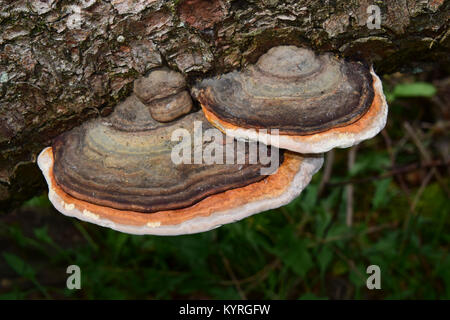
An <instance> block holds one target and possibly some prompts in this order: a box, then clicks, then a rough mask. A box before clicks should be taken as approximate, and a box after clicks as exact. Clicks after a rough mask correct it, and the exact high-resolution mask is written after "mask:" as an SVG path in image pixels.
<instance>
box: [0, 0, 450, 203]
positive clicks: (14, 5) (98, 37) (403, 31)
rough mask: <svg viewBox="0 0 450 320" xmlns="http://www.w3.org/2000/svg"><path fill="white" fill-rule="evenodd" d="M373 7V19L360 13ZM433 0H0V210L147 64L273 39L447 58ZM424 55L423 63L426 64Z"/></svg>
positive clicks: (408, 65) (215, 61) (366, 55)
mask: <svg viewBox="0 0 450 320" xmlns="http://www.w3.org/2000/svg"><path fill="white" fill-rule="evenodd" d="M369 5H377V6H378V7H379V8H380V12H381V26H380V28H378V29H377V28H375V29H370V28H369V27H368V24H367V21H368V19H369V20H370V19H371V18H370V16H371V14H373V12H370V11H369V13H367V12H368V11H367V10H368V6H369ZM449 7H450V1H444V0H430V1H423V0H386V1H378V0H375V1H369V0H329V1H311V0H291V1H289V0H287V1H280V0H261V1H256V0H210V1H208V0H184V1H183V0H174V1H162V0H111V1H100V0H97V1H96V0H79V1H66V0H33V1H31V0H30V1H26V0H22V1H20V0H19V1H14V0H0V8H1V15H0V30H1V33H0V34H1V35H0V150H1V156H0V210H7V209H9V208H11V207H13V206H15V205H17V204H18V203H20V202H21V201H23V200H24V199H26V198H29V197H31V196H33V195H35V194H36V193H38V192H42V191H43V190H44V188H45V183H44V181H43V178H42V176H41V174H40V172H39V170H38V168H37V166H36V164H35V160H36V156H37V154H38V153H39V152H40V150H42V149H43V148H44V147H45V146H48V145H49V144H50V143H51V140H52V139H53V138H54V137H56V136H57V135H58V134H60V133H62V132H64V131H66V130H69V129H71V128H72V127H74V126H77V125H79V124H80V123H82V122H83V121H85V120H87V119H89V118H92V117H96V116H98V115H100V116H104V115H107V114H108V113H110V112H111V110H112V109H113V108H114V105H115V104H117V102H118V101H120V100H122V99H123V98H124V97H126V96H127V95H129V93H130V91H131V84H132V82H133V80H134V79H136V78H137V77H139V76H140V75H144V74H146V73H147V72H148V71H149V70H151V69H152V68H155V67H158V66H163V65H166V66H169V67H170V68H172V69H174V70H178V71H180V72H182V73H183V74H185V75H186V77H187V79H188V83H189V84H190V85H192V84H193V83H194V82H195V81H196V80H198V79H200V78H202V77H206V76H212V75H216V74H220V73H224V72H227V71H230V70H234V69H238V68H241V67H243V66H245V65H247V64H249V63H253V62H255V61H256V60H257V58H258V57H259V56H260V55H261V54H262V53H264V52H265V51H267V49H269V48H270V47H273V46H276V45H281V44H293V45H298V46H308V47H311V48H313V49H315V50H317V51H331V52H334V53H336V54H338V55H341V56H343V57H346V58H350V59H364V60H366V61H367V62H369V63H373V64H374V68H375V69H376V71H377V73H381V74H383V73H392V72H395V71H414V72H417V71H420V70H421V69H424V68H426V67H427V66H428V65H429V64H431V63H438V64H441V66H442V68H447V69H446V71H447V72H448V71H449V70H448V68H449V47H450V43H449V41H450V40H449V38H450V37H449V29H448V19H449V14H450V10H449ZM433 61H434V62H433Z"/></svg>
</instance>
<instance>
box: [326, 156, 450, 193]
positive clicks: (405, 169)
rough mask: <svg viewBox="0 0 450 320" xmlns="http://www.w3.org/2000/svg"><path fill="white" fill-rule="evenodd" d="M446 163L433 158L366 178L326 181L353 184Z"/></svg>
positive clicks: (336, 184) (333, 183) (334, 183)
mask: <svg viewBox="0 0 450 320" xmlns="http://www.w3.org/2000/svg"><path fill="white" fill-rule="evenodd" d="M448 165H450V161H442V160H434V161H431V162H430V163H422V164H419V163H412V164H408V165H406V166H402V167H398V168H393V169H392V170H391V171H389V172H386V173H384V174H381V175H374V176H370V177H366V178H358V179H348V180H344V181H339V182H330V183H328V186H330V187H334V186H340V185H345V184H349V183H353V184H358V183H365V182H368V181H374V180H380V179H386V178H389V177H392V176H394V175H396V174H403V173H408V172H412V171H417V170H422V169H426V168H431V167H441V166H448Z"/></svg>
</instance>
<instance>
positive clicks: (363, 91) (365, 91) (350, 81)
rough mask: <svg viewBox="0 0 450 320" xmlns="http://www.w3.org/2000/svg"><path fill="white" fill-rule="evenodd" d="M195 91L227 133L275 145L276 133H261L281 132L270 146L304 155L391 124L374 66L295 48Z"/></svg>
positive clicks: (269, 55)
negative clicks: (387, 119)
mask: <svg viewBox="0 0 450 320" xmlns="http://www.w3.org/2000/svg"><path fill="white" fill-rule="evenodd" d="M192 93H193V95H194V96H195V97H196V98H197V99H198V100H199V101H200V103H201V105H202V108H203V111H204V113H205V115H206V118H207V119H208V120H209V121H210V122H211V123H212V124H213V125H214V126H216V127H217V128H219V129H220V130H222V131H223V132H225V133H226V134H227V135H230V136H232V137H236V138H240V139H250V140H260V141H270V139H268V138H270V132H269V133H268V134H264V133H263V134H261V133H259V134H258V133H257V132H256V130H257V129H278V132H279V137H278V139H276V140H275V141H276V142H272V143H271V144H272V145H274V146H277V147H279V148H283V149H289V150H292V151H296V152H300V153H321V152H326V151H329V150H330V149H332V148H335V147H349V146H352V145H354V144H357V143H359V142H361V141H363V140H365V139H369V138H372V137H373V136H374V135H376V134H377V133H378V132H379V131H380V130H381V129H383V127H384V126H385V124H386V118H387V110H388V107H387V104H386V99H385V97H384V94H383V90H382V86H381V81H380V79H379V78H378V76H377V75H376V74H375V73H374V72H373V70H372V69H371V68H369V67H367V66H365V65H364V64H363V63H360V62H349V61H345V60H341V59H338V58H336V57H335V56H333V55H331V54H322V55H316V54H315V53H314V52H313V51H311V50H309V49H305V48H298V47H295V46H279V47H275V48H272V49H270V50H269V51H268V52H267V53H266V54H264V55H262V56H261V57H260V58H259V60H258V62H257V63H256V65H252V66H249V67H248V68H247V69H245V70H243V71H241V72H231V73H228V74H225V75H222V76H219V77H217V78H212V79H205V80H203V81H202V82H201V83H199V84H198V85H197V86H196V88H194V89H193V91H192ZM255 129H256V130H255Z"/></svg>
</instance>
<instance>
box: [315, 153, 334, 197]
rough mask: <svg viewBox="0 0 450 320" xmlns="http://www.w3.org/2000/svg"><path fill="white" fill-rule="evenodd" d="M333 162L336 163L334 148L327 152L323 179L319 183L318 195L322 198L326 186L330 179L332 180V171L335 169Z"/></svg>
mask: <svg viewBox="0 0 450 320" xmlns="http://www.w3.org/2000/svg"><path fill="white" fill-rule="evenodd" d="M333 164H334V149H331V150H330V152H328V153H327V154H326V160H325V168H324V170H323V175H322V180H321V181H320V184H319V190H318V191H317V197H318V198H320V196H321V195H322V193H323V191H324V190H325V186H326V185H327V184H328V181H330V178H331V173H332V171H333Z"/></svg>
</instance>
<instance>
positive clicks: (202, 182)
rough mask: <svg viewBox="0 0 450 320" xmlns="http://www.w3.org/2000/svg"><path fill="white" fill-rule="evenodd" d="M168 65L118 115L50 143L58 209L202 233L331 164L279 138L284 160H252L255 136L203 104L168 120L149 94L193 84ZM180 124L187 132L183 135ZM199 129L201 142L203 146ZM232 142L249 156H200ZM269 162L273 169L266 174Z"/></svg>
mask: <svg viewBox="0 0 450 320" xmlns="http://www.w3.org/2000/svg"><path fill="white" fill-rule="evenodd" d="M164 73H165V75H164V74H163V73H160V74H159V75H155V74H152V73H151V74H150V75H149V76H148V77H147V78H144V79H141V80H139V81H138V82H137V83H136V85H135V90H134V92H135V94H133V95H131V96H130V97H128V98H127V99H126V100H125V101H123V102H122V103H120V104H118V105H117V106H116V108H115V110H114V112H113V113H112V114H111V115H109V116H108V117H105V118H97V119H94V120H91V121H88V122H86V123H84V124H82V125H81V126H79V127H76V128H74V129H72V130H71V131H68V132H66V133H63V134H62V135H60V136H58V137H57V138H56V139H55V140H54V142H53V144H52V146H51V147H48V148H46V149H44V150H43V151H42V152H41V154H40V155H39V157H38V165H39V167H40V169H41V170H42V172H43V174H44V176H45V178H46V181H47V183H48V186H49V199H50V201H51V202H52V204H53V205H54V207H55V208H56V209H57V210H58V211H60V212H61V213H63V214H65V215H68V216H73V217H76V218H78V219H81V220H84V221H88V222H91V223H95V224H98V225H101V226H106V227H109V228H112V229H115V230H118V231H122V232H126V233H132V234H156V235H178V234H187V233H196V232H202V231H207V230H210V229H213V228H216V227H218V226H221V225H223V224H226V223H231V222H235V221H237V220H240V219H243V218H245V217H247V216H249V215H252V214H256V213H259V212H261V211H265V210H269V209H272V208H276V207H279V206H282V205H285V204H287V203H289V202H290V201H291V200H292V199H294V198H295V197H297V196H298V195H299V194H300V192H301V191H302V190H303V189H304V188H305V187H306V185H307V184H308V183H309V181H310V180H311V177H312V175H313V174H314V173H315V172H317V171H318V170H319V168H320V167H321V165H322V162H323V158H322V156H321V155H317V156H308V157H307V156H303V155H300V154H296V153H292V152H283V151H279V150H278V149H277V148H275V147H272V148H271V147H266V148H267V149H266V150H267V152H268V153H274V152H277V153H278V152H280V157H279V162H277V166H275V167H272V166H271V165H269V164H268V163H263V161H261V159H260V154H259V156H257V157H256V161H253V162H252V161H251V160H250V158H251V152H250V150H251V148H250V143H244V142H242V143H243V145H244V148H239V147H238V145H237V144H235V143H234V142H235V140H234V139H230V138H228V139H226V137H225V136H224V135H223V134H222V133H221V132H220V131H218V130H217V129H215V128H214V127H213V126H212V125H211V124H210V123H209V122H208V121H207V120H206V118H205V117H204V115H203V113H202V112H201V111H197V112H190V113H188V114H187V115H184V116H183V115H182V114H178V115H177V116H176V117H175V118H176V119H175V118H174V117H173V113H172V112H171V111H168V113H170V115H169V116H168V117H162V119H164V122H161V121H156V120H155V119H154V117H152V116H153V114H154V113H153V112H152V109H149V107H148V106H149V103H152V102H154V101H156V100H158V99H177V98H176V96H177V94H178V93H180V92H186V91H182V90H180V89H181V88H183V87H184V79H183V80H181V78H180V77H179V76H178V75H177V74H171V72H167V71H164ZM152 79H153V80H152ZM155 79H156V80H155ZM161 79H162V80H161ZM150 80H151V81H150ZM161 83H165V84H164V85H162V84H161ZM188 97H189V101H184V103H185V104H187V105H189V106H185V105H182V104H181V103H180V105H178V106H177V109H183V110H187V109H189V110H190V108H191V106H192V101H191V100H190V96H189V94H188ZM169 103H170V101H169ZM185 107H186V109H184V108H185ZM162 113H164V112H162ZM158 115H159V114H158ZM157 118H158V119H161V117H159V116H158V117H157ZM169 118H170V119H171V120H172V121H169V122H167V121H168V119H169ZM208 130H214V131H215V132H216V133H217V134H216V135H213V138H212V139H209V140H208V139H204V137H203V135H206V132H207V131H208ZM174 132H178V133H180V132H181V133H183V135H176V136H177V139H174V138H173V137H174ZM199 136H200V140H199V141H200V144H199V145H195V141H196V140H198V137H199ZM180 137H181V138H183V139H182V141H181V142H180V141H179V138H180ZM185 137H189V139H187V138H186V140H185V139H184V138H185ZM190 137H193V138H192V139H191V138H190ZM219 138H220V139H219ZM192 140H193V141H194V145H193V147H192ZM230 140H231V141H230ZM230 145H231V147H230V149H231V150H232V153H233V157H234V158H235V159H238V158H240V159H244V161H243V162H242V163H239V162H238V163H236V161H235V162H232V163H228V162H227V161H216V162H213V163H206V162H205V161H200V162H198V161H196V160H195V156H196V154H197V153H198V151H199V150H201V151H202V152H206V150H207V149H208V150H210V151H211V150H214V153H215V152H217V151H218V150H223V149H227V148H226V147H227V146H230ZM177 146H178V147H180V146H182V148H181V150H182V151H183V155H185V154H184V152H185V151H186V154H187V157H186V158H185V160H186V159H187V160H188V161H183V162H177V161H174V158H173V151H174V148H176V147H177ZM211 146H212V147H213V148H211ZM221 147H223V148H221ZM192 150H193V152H191V151H192ZM227 150H228V149H227ZM215 156H216V158H215V159H218V158H217V154H215ZM226 156H228V154H226V155H223V157H222V155H220V157H219V158H222V160H224V159H225V157H226ZM192 159H194V161H192ZM263 168H265V169H267V170H268V171H267V172H265V173H264V174H262V171H261V169H263Z"/></svg>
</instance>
